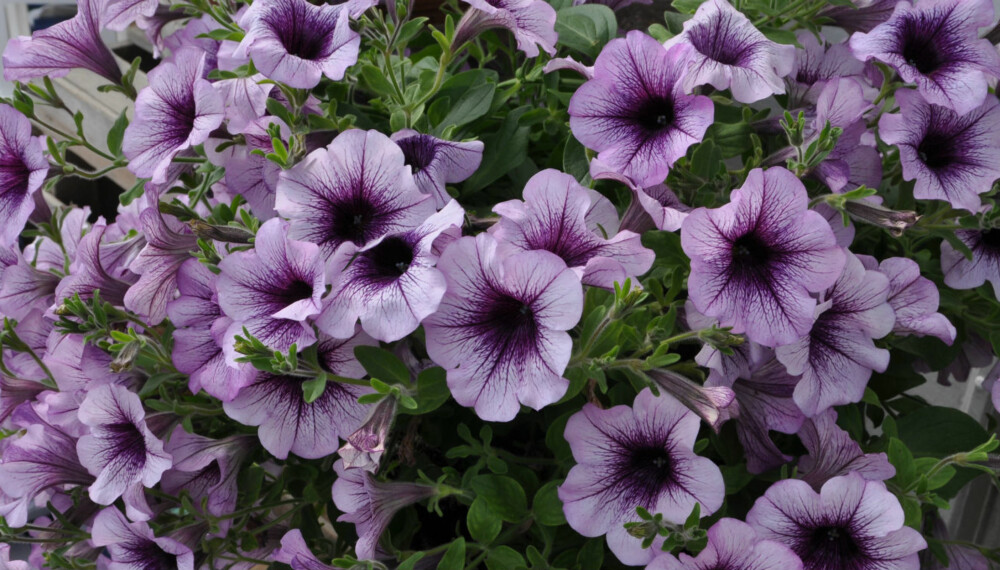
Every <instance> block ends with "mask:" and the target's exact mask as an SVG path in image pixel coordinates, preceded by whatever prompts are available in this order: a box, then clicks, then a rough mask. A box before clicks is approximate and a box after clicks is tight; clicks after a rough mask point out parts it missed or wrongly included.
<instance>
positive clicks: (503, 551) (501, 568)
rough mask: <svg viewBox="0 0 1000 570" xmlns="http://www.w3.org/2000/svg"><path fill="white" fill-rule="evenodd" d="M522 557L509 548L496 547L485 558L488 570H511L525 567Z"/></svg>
mask: <svg viewBox="0 0 1000 570" xmlns="http://www.w3.org/2000/svg"><path fill="white" fill-rule="evenodd" d="M525 564H526V563H525V560H524V556H521V554H520V553H519V552H518V551H516V550H514V549H513V548H511V547H509V546H498V547H496V548H494V549H492V550H490V553H489V555H488V556H487V557H486V567H487V568H489V570H512V569H515V568H524V567H525Z"/></svg>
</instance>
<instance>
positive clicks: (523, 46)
mask: <svg viewBox="0 0 1000 570" xmlns="http://www.w3.org/2000/svg"><path fill="white" fill-rule="evenodd" d="M464 1H465V2H466V3H468V4H469V6H470V8H469V9H468V10H467V11H466V12H465V14H463V15H462V19H461V20H459V21H458V25H457V26H456V27H455V37H454V39H453V40H452V45H453V46H455V47H456V48H459V47H461V46H462V45H464V44H465V42H467V41H470V40H472V39H474V38H475V37H476V36H478V35H479V34H481V33H483V32H485V31H486V30H489V29H492V28H506V29H508V30H510V31H511V33H513V34H514V39H515V40H517V49H519V50H521V51H523V52H524V55H526V56H528V57H536V56H538V48H542V49H543V50H545V52H546V53H548V54H549V55H555V53H556V41H557V40H558V39H559V36H558V34H556V28H555V26H556V11H555V9H554V8H553V7H552V6H550V5H549V3H548V2H544V1H543V0H464Z"/></svg>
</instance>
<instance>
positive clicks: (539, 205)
mask: <svg viewBox="0 0 1000 570" xmlns="http://www.w3.org/2000/svg"><path fill="white" fill-rule="evenodd" d="M493 211H494V212H495V213H497V214H499V215H500V222H499V223H497V224H496V225H494V226H493V227H491V228H490V233H491V234H493V237H495V238H496V239H497V241H499V242H500V243H502V244H504V246H509V247H512V248H513V249H514V250H515V251H531V250H544V251H550V252H552V253H554V254H556V255H558V256H559V257H561V258H562V260H563V261H565V262H566V265H567V266H568V267H569V268H570V269H572V270H573V271H574V272H575V273H576V274H577V275H578V276H579V277H580V279H581V281H582V282H583V284H584V285H592V286H596V287H603V288H605V289H614V284H615V283H624V282H625V279H627V278H629V277H631V278H633V279H634V278H636V277H638V276H639V275H642V274H644V273H646V272H647V271H649V268H650V267H651V266H652V265H653V258H654V257H655V255H654V254H653V252H652V250H649V249H647V248H645V247H643V245H642V242H641V241H640V236H639V234H637V233H634V232H631V231H628V230H624V231H619V229H618V228H619V220H618V212H617V210H615V206H614V204H612V203H611V201H610V200H608V199H607V198H605V197H604V196H602V195H601V194H600V193H599V192H597V191H595V190H590V189H587V188H584V187H583V186H581V185H580V184H579V183H578V182H577V181H576V179H575V178H573V177H572V176H570V175H569V174H564V173H562V172H559V171H557V170H552V169H547V170H543V171H541V172H539V173H538V174H536V175H534V176H532V177H531V179H529V180H528V183H527V185H525V187H524V201H523V202H522V201H521V200H508V201H506V202H501V203H499V204H497V205H496V206H494V207H493Z"/></svg>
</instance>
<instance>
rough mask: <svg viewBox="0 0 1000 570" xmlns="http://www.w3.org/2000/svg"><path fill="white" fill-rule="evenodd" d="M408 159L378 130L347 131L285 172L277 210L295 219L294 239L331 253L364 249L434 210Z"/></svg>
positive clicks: (327, 254) (424, 217) (292, 233)
mask: <svg viewBox="0 0 1000 570" xmlns="http://www.w3.org/2000/svg"><path fill="white" fill-rule="evenodd" d="M405 160H406V158H405V155H404V154H403V151H402V149H400V148H399V145H397V144H396V143H394V142H392V141H391V140H389V137H387V136H385V135H383V134H382V133H379V132H378V131H362V130H359V129H352V130H349V131H345V132H343V133H341V134H340V135H338V136H337V138H335V139H333V142H331V143H330V146H328V147H327V148H325V149H319V150H315V151H313V152H311V153H310V154H309V155H308V156H306V158H305V159H304V160H302V161H301V162H299V163H298V164H296V165H295V166H294V167H293V168H291V169H289V170H286V171H284V172H282V173H281V176H280V177H279V179H278V186H277V197H276V201H275V209H276V210H277V211H278V213H279V214H281V215H282V216H284V217H286V218H288V219H289V220H290V221H291V222H292V223H291V230H290V234H289V236H290V237H292V238H293V239H301V240H305V241H309V242H312V243H316V244H319V245H320V246H321V247H322V250H323V255H324V256H326V257H329V256H330V255H332V254H333V252H334V251H335V250H336V249H337V248H338V247H339V246H340V245H341V244H344V243H347V242H351V243H353V244H354V245H356V246H358V247H364V246H365V245H367V244H369V243H371V242H372V241H374V240H376V239H378V238H380V237H382V236H385V235H388V234H390V233H397V232H402V231H406V230H409V229H412V228H415V227H416V226H418V225H420V224H421V223H422V222H423V221H424V220H426V219H427V218H428V217H429V216H430V215H431V214H433V213H434V200H433V198H432V197H431V196H429V195H426V194H422V193H421V192H420V190H419V189H418V188H417V185H416V183H415V182H414V179H413V174H411V172H410V168H409V167H408V166H406V163H405Z"/></svg>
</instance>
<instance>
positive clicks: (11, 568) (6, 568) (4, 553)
mask: <svg viewBox="0 0 1000 570" xmlns="http://www.w3.org/2000/svg"><path fill="white" fill-rule="evenodd" d="M12 526H14V527H16V526H17V525H12ZM0 570H33V567H32V566H31V565H29V564H28V563H27V562H25V561H23V560H11V559H10V545H9V544H0Z"/></svg>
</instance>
